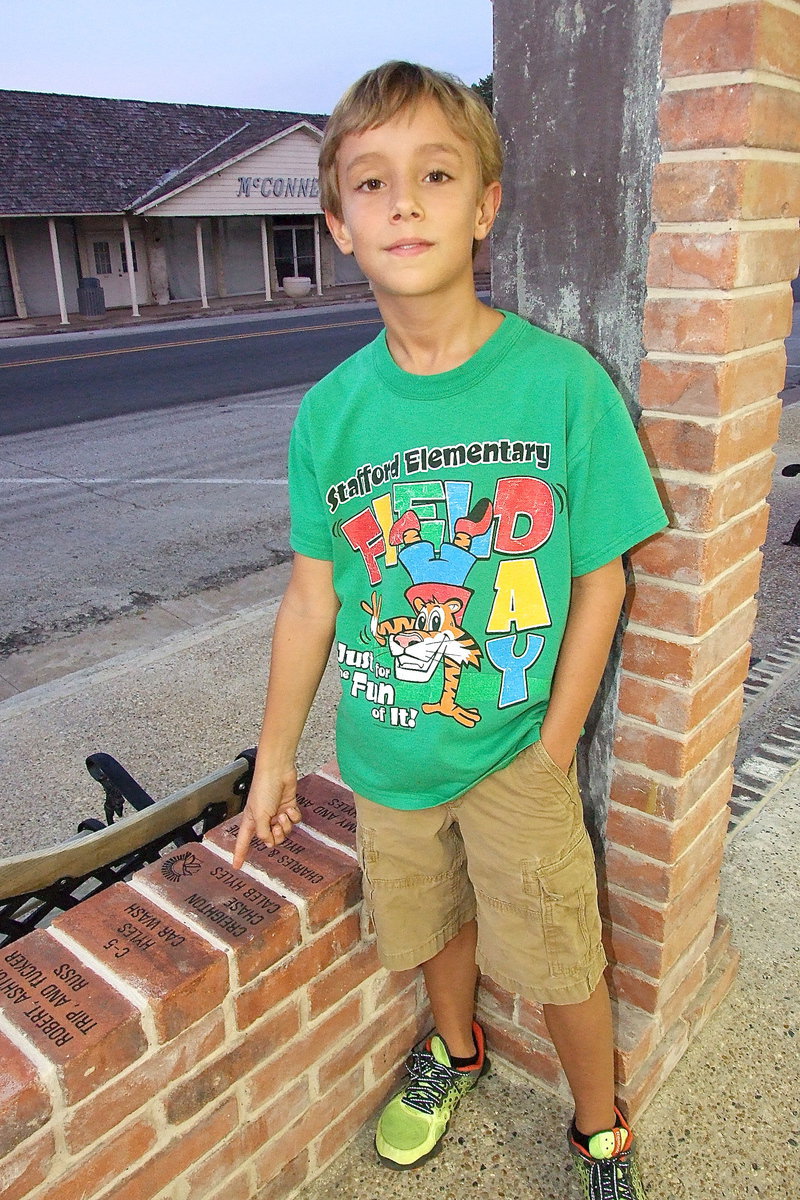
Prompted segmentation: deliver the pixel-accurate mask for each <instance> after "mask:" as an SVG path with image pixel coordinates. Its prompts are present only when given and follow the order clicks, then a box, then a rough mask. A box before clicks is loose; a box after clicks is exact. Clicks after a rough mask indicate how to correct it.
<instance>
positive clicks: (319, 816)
mask: <svg viewBox="0 0 800 1200" xmlns="http://www.w3.org/2000/svg"><path fill="white" fill-rule="evenodd" d="M297 801H298V804H299V805H300V811H301V812H302V814H303V821H304V822H305V823H306V824H307V825H309V826H310V827H311V828H312V829H317V830H319V832H320V833H324V834H325V835H326V836H327V837H329V838H332V839H333V841H335V842H340V843H341V845H343V846H348V847H349V848H350V849H351V850H354V849H355V845H356V808H355V805H354V804H353V793H352V792H351V791H350V789H349V788H347V787H345V786H344V784H337V783H332V782H331V780H329V779H323V778H322V776H321V775H305V776H304V777H303V778H302V779H301V780H300V781H299V782H298V784H297Z"/></svg>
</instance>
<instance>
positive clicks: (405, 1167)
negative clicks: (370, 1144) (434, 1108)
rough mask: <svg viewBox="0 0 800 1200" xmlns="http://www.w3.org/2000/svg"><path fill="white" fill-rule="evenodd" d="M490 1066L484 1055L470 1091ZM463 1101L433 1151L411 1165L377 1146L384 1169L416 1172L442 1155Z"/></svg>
mask: <svg viewBox="0 0 800 1200" xmlns="http://www.w3.org/2000/svg"><path fill="white" fill-rule="evenodd" d="M490 1066H491V1064H490V1062H489V1059H488V1056H486V1055H484V1059H483V1066H482V1067H481V1073H480V1075H479V1076H478V1079H476V1080H475V1083H474V1084H473V1085H472V1087H471V1088H470V1089H469V1091H470V1092H474V1091H475V1088H476V1087H477V1086H478V1080H480V1079H483V1077H484V1075H486V1074H488V1071H489V1067H490ZM468 1095H469V1092H465V1093H464V1096H468ZM464 1096H462V1097H461V1100H463V1099H464ZM461 1100H459V1102H458V1104H457V1105H456V1107H455V1108H454V1109H453V1111H452V1113H451V1114H450V1118H449V1120H448V1122H447V1124H446V1125H445V1127H444V1129H443V1130H442V1135H441V1137H440V1138H439V1140H438V1141H437V1142H436V1143H435V1145H434V1147H433V1149H432V1150H429V1151H428V1152H427V1154H423V1155H422V1156H421V1157H420V1158H415V1159H414V1161H413V1162H410V1163H399V1162H396V1161H395V1160H394V1159H393V1158H387V1157H386V1155H385V1154H381V1152H380V1150H379V1149H378V1147H377V1146H376V1147H375V1153H376V1154H377V1156H378V1161H379V1162H380V1163H382V1164H383V1166H384V1167H389V1168H390V1169H391V1170H392V1171H414V1170H416V1168H417V1167H424V1166H425V1163H427V1162H430V1160H431V1159H432V1158H435V1157H436V1155H437V1154H441V1152H442V1148H443V1146H444V1139H445V1138H446V1137H447V1131H448V1129H449V1128H450V1121H452V1119H453V1117H454V1116H455V1115H456V1112H457V1110H458V1106H459V1104H460V1103H461Z"/></svg>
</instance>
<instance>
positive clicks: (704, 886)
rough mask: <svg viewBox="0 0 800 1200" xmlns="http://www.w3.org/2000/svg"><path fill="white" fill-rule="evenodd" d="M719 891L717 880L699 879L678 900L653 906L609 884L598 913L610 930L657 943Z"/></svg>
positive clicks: (691, 882) (713, 877)
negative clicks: (601, 915) (623, 930)
mask: <svg viewBox="0 0 800 1200" xmlns="http://www.w3.org/2000/svg"><path fill="white" fill-rule="evenodd" d="M718 891H719V876H718V875H714V874H713V873H712V874H709V875H700V876H698V877H697V879H693V880H691V881H690V883H689V884H688V886H687V887H686V888H684V890H683V891H682V892H681V894H680V895H679V896H676V897H675V899H674V900H671V901H669V902H668V903H666V904H657V903H656V902H655V901H652V900H649V901H648V900H645V899H643V898H642V897H641V896H634V895H632V894H631V893H630V892H625V891H622V890H621V889H620V888H617V887H615V886H613V881H612V882H611V883H609V884H608V886H607V887H606V888H605V889H604V890H603V894H602V896H601V909H602V912H603V916H604V917H606V918H607V919H608V920H609V921H610V923H611V925H613V927H614V928H615V929H616V928H619V929H627V930H628V931H629V932H630V933H634V934H636V935H637V936H639V937H645V938H649V939H650V940H651V941H654V942H660V941H664V940H665V939H666V938H668V937H669V936H670V935H671V934H672V932H673V931H674V930H675V929H676V928H677V926H679V925H680V924H681V923H682V922H683V921H684V920H686V917H687V916H688V914H689V912H690V911H692V910H693V909H694V908H695V907H696V906H697V905H698V904H699V903H700V902H701V900H702V898H703V897H704V896H705V895H707V894H709V893H713V894H714V895H715V896H716V895H717V893H718Z"/></svg>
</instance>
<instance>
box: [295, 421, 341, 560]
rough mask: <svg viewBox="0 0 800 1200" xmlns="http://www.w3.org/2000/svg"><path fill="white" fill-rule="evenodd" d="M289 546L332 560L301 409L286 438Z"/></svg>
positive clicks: (329, 534)
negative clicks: (287, 446)
mask: <svg viewBox="0 0 800 1200" xmlns="http://www.w3.org/2000/svg"><path fill="white" fill-rule="evenodd" d="M289 513H290V532H289V544H290V546H291V547H292V549H293V550H294V551H295V553H296V554H305V555H306V556H307V557H308V558H321V559H326V560H328V561H330V560H332V559H333V549H332V546H331V533H330V528H329V526H328V521H327V515H326V511H325V503H324V500H323V498H322V495H321V493H320V486H319V480H318V478H317V473H316V471H315V469H314V460H313V454H312V451H311V444H310V439H309V438H308V435H307V432H306V429H305V421H304V412H303V410H302V408H301V410H300V413H299V414H298V416H297V420H296V421H295V423H294V427H293V428H292V435H291V438H290V439H289Z"/></svg>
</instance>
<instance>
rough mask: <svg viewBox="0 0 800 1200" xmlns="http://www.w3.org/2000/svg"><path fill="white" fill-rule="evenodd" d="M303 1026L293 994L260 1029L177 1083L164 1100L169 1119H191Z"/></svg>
mask: <svg viewBox="0 0 800 1200" xmlns="http://www.w3.org/2000/svg"><path fill="white" fill-rule="evenodd" d="M299 1029H300V1011H299V1007H298V1001H297V998H293V999H291V1000H289V1001H288V1002H287V1003H286V1004H285V1005H284V1007H283V1008H280V1009H278V1011H277V1012H270V1013H269V1014H268V1016H267V1017H266V1019H265V1020H264V1021H263V1022H262V1023H261V1025H260V1026H259V1027H258V1031H257V1032H256V1031H255V1030H253V1031H251V1032H250V1033H248V1035H247V1036H246V1037H244V1038H243V1039H242V1040H241V1041H240V1042H238V1043H237V1044H236V1045H233V1046H230V1047H229V1048H228V1049H226V1050H224V1052H223V1053H222V1054H220V1055H218V1056H217V1057H216V1058H214V1059H212V1060H211V1062H208V1063H206V1064H205V1065H204V1066H203V1067H201V1069H200V1070H199V1071H196V1072H195V1073H194V1074H193V1075H189V1076H187V1077H184V1078H183V1079H181V1080H180V1081H179V1082H178V1083H176V1084H175V1086H174V1087H173V1088H171V1089H170V1091H169V1092H168V1093H167V1096H166V1098H165V1101H164V1111H165V1113H166V1116H167V1120H168V1121H169V1122H170V1124H171V1125H181V1124H183V1123H184V1122H186V1121H189V1120H190V1119H191V1118H192V1117H194V1116H196V1115H197V1113H198V1112H200V1110H201V1109H203V1108H205V1107H206V1106H207V1105H208V1104H210V1103H211V1101H212V1100H216V1099H217V1097H219V1096H221V1095H222V1094H223V1093H224V1092H227V1091H228V1090H229V1089H230V1088H232V1087H233V1086H234V1085H235V1084H236V1083H238V1082H239V1081H240V1080H242V1079H244V1078H246V1077H247V1076H248V1075H249V1074H250V1073H251V1072H252V1071H254V1070H256V1068H257V1067H258V1066H259V1064H260V1063H261V1062H263V1060H264V1059H265V1058H268V1057H269V1056H270V1055H271V1054H274V1053H275V1052H276V1051H277V1050H278V1049H279V1048H282V1047H284V1046H286V1045H287V1044H288V1043H289V1042H291V1040H292V1038H293V1037H295V1036H296V1034H297V1033H298V1032H299Z"/></svg>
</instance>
